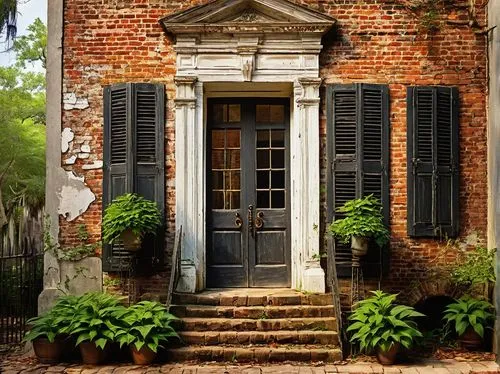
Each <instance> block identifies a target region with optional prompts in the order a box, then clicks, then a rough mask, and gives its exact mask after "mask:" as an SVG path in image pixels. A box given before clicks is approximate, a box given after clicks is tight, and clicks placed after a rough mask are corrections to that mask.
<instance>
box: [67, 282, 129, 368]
mask: <svg viewBox="0 0 500 374" xmlns="http://www.w3.org/2000/svg"><path fill="white" fill-rule="evenodd" d="M120 302H121V300H120V299H119V298H117V297H116V296H114V295H108V294H104V293H100V292H92V293H87V294H84V295H82V296H80V297H79V298H78V303H77V305H76V310H75V314H74V317H73V319H72V321H71V324H70V325H69V326H68V328H67V329H65V331H67V332H68V333H69V334H70V335H71V336H74V337H75V338H76V343H75V344H76V346H78V347H79V348H80V353H81V355H82V360H83V363H84V364H93V365H95V364H99V363H101V362H103V361H104V360H105V358H106V349H107V348H108V346H109V343H112V342H113V341H114V339H115V334H114V332H113V331H114V330H116V328H117V327H118V326H119V324H120V323H121V317H122V316H123V315H124V314H125V313H126V312H127V309H126V308H125V307H124V306H123V305H121V304H120Z"/></svg>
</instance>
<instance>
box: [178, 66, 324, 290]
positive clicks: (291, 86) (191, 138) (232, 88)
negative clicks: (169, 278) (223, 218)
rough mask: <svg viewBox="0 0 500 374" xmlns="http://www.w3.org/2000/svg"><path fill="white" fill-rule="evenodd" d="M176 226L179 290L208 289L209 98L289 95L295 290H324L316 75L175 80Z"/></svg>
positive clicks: (200, 76) (181, 77) (195, 75)
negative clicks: (251, 79)
mask: <svg viewBox="0 0 500 374" xmlns="http://www.w3.org/2000/svg"><path fill="white" fill-rule="evenodd" d="M175 84H176V87H177V89H176V98H175V100H174V101H175V170H176V172H175V200H176V207H175V225H176V227H177V229H179V228H180V227H181V226H182V229H183V237H182V238H181V243H182V244H181V246H182V249H181V256H182V257H181V276H180V279H179V283H178V286H177V291H178V292H186V293H195V292H198V291H201V290H203V289H205V288H206V271H205V270H206V240H207V238H206V235H205V234H206V232H205V227H206V194H205V187H204V186H205V182H206V163H205V157H206V151H205V149H206V146H207V144H206V137H207V98H212V97H286V98H288V99H289V100H290V155H289V158H290V162H291V165H293V167H292V168H290V195H291V196H290V202H291V210H290V216H291V226H290V235H291V240H290V243H291V260H292V264H291V277H292V279H291V288H294V289H301V290H305V291H308V292H315V293H324V292H325V273H324V271H323V269H321V267H320V264H319V260H318V259H317V258H318V254H319V249H320V235H319V234H320V231H319V223H320V157H319V155H320V122H319V106H320V96H319V88H320V85H321V79H320V78H317V75H316V76H312V77H311V76H310V75H309V73H307V74H306V76H300V75H299V76H297V74H295V73H294V74H293V76H288V77H283V76H281V75H276V74H273V75H269V79H268V80H264V81H259V82H242V81H238V80H232V79H226V80H225V81H224V80H223V81H221V80H220V79H218V77H217V76H213V75H212V76H208V75H203V74H201V73H199V72H193V75H191V76H187V75H177V76H176V77H175Z"/></svg>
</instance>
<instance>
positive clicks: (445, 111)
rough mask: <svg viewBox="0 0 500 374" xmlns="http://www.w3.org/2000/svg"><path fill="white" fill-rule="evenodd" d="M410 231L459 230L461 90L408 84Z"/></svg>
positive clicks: (448, 233) (450, 233)
mask: <svg viewBox="0 0 500 374" xmlns="http://www.w3.org/2000/svg"><path fill="white" fill-rule="evenodd" d="M407 103H408V109H407V111H408V141H407V146H408V235H410V236H414V237H438V238H447V237H456V236H457V235H458V231H459V222H458V217H459V211H458V204H459V197H458V194H459V171H458V162H459V144H458V90H457V89H456V88H455V87H408V98H407Z"/></svg>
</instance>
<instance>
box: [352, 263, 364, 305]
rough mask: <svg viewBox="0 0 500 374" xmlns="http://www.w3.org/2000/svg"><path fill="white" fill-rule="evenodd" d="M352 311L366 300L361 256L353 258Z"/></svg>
mask: <svg viewBox="0 0 500 374" xmlns="http://www.w3.org/2000/svg"><path fill="white" fill-rule="evenodd" d="M350 296H351V310H352V307H353V305H354V304H356V303H357V302H358V301H361V300H363V299H364V298H365V282H364V280H363V269H362V267H361V264H360V257H359V256H354V255H353V256H352V274H351V295H350Z"/></svg>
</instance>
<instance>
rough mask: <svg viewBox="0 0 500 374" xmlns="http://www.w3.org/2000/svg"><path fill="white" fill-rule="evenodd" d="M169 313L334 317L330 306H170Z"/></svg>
mask: <svg viewBox="0 0 500 374" xmlns="http://www.w3.org/2000/svg"><path fill="white" fill-rule="evenodd" d="M170 312H171V313H173V314H174V315H176V316H177V317H203V318H251V319H263V318H304V317H334V316H335V311H334V308H333V306H332V305H319V306H316V305H289V306H240V307H236V306H212V305H172V306H171V307H170Z"/></svg>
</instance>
